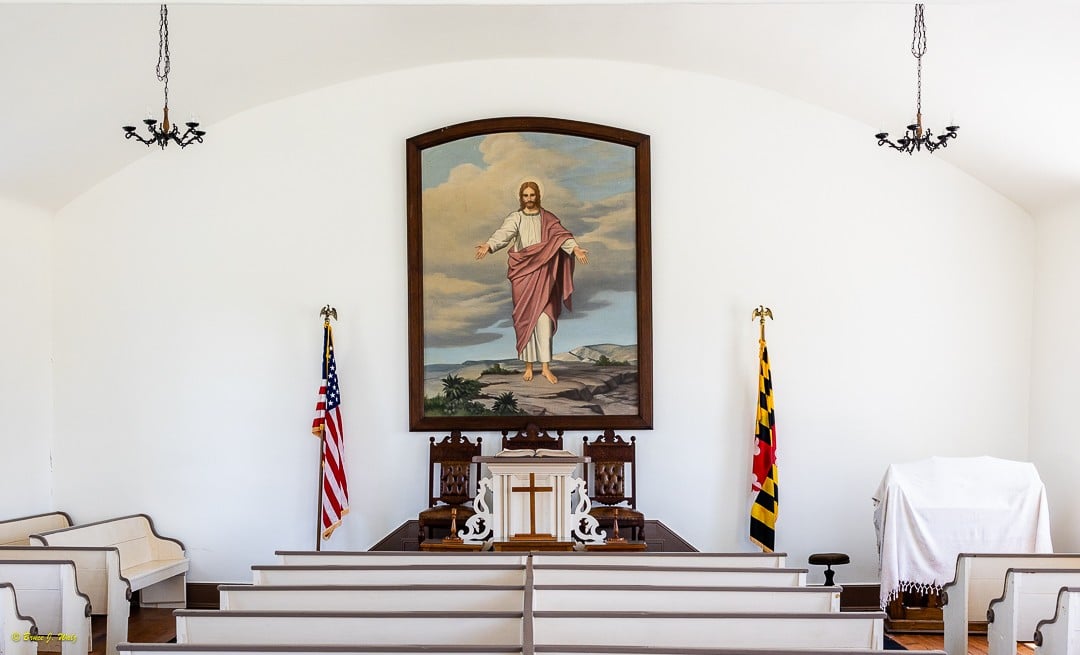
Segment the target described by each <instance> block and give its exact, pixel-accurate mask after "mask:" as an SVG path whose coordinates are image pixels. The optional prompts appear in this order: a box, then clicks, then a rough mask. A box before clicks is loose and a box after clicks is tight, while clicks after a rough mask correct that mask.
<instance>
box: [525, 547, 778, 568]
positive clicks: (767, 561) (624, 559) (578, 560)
mask: <svg viewBox="0 0 1080 655" xmlns="http://www.w3.org/2000/svg"><path fill="white" fill-rule="evenodd" d="M532 561H533V564H534V565H537V566H539V565H553V566H563V565H566V564H589V565H592V566H616V567H620V566H665V567H677V566H687V567H693V568H773V569H780V568H784V566H785V562H786V561H787V553H648V552H646V553H637V552H625V553H607V552H597V551H593V552H583V553H582V552H565V553H564V552H544V553H533V556H532Z"/></svg>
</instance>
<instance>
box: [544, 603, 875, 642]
mask: <svg viewBox="0 0 1080 655" xmlns="http://www.w3.org/2000/svg"><path fill="white" fill-rule="evenodd" d="M884 623H885V614H884V613H883V612H829V613H807V614H765V613H747V612H723V613H720V612H717V613H705V612H700V613H695V612H684V613H679V612H533V613H532V626H531V627H532V636H533V639H534V643H535V644H536V645H537V646H542V645H544V646H547V645H566V644H574V645H575V646H576V647H577V648H579V649H580V651H579V652H589V651H590V650H592V649H593V647H599V646H617V647H618V646H651V647H657V648H706V647H714V646H717V645H723V646H724V647H725V648H741V649H755V648H791V649H802V648H831V649H838V650H850V649H862V650H867V649H869V650H875V649H881V648H882V647H883V636H884V627H885V626H884Z"/></svg>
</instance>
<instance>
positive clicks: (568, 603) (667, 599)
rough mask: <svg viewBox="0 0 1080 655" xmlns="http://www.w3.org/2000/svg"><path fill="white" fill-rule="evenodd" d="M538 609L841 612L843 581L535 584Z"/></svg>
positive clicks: (534, 604)
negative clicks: (830, 583)
mask: <svg viewBox="0 0 1080 655" xmlns="http://www.w3.org/2000/svg"><path fill="white" fill-rule="evenodd" d="M533 609H535V610H536V611H581V612H586V611H590V610H597V609H604V610H608V611H613V612H768V613H784V612H794V613H807V612H839V611H840V587H681V588H674V587H644V586H637V585H633V586H631V585H560V586H551V585H536V586H535V588H534V589H533Z"/></svg>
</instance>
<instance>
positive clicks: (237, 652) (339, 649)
mask: <svg viewBox="0 0 1080 655" xmlns="http://www.w3.org/2000/svg"><path fill="white" fill-rule="evenodd" d="M120 652H121V653H123V654H124V655H352V654H353V653H355V654H356V655H361V654H362V655H472V654H473V653H493V654H498V655H523V653H522V649H521V646H455V645H453V644H449V645H445V644H416V645H410V646H357V645H349V646H311V645H307V646H304V645H301V646H250V645H247V646H245V645H242V644H241V645H233V644H120ZM765 655H770V654H765ZM800 655H801V654H800ZM808 655H813V654H812V653H810V654H808ZM844 655H852V654H851V653H845V654H844ZM877 655H881V654H880V653H878V654H877ZM942 655H943V654H942Z"/></svg>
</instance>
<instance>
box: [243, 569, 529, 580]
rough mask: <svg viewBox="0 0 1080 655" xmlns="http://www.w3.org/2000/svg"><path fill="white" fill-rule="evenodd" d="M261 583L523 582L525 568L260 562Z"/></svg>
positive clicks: (256, 575) (256, 577) (258, 577)
mask: <svg viewBox="0 0 1080 655" xmlns="http://www.w3.org/2000/svg"><path fill="white" fill-rule="evenodd" d="M251 570H252V573H253V574H254V582H255V584H257V585H371V584H375V585H417V584H443V585H446V584H449V585H470V584H478V585H522V584H525V567H524V566H519V565H514V564H510V565H505V564H496V565H488V566H476V565H460V566H437V565H412V566H410V565H400V566H350V565H342V564H331V565H326V566H317V565H295V566H292V565H277V566H275V565H259V566H252V567H251Z"/></svg>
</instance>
